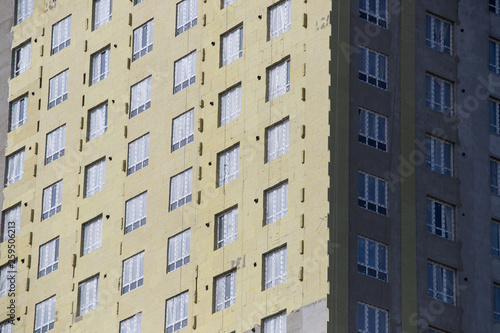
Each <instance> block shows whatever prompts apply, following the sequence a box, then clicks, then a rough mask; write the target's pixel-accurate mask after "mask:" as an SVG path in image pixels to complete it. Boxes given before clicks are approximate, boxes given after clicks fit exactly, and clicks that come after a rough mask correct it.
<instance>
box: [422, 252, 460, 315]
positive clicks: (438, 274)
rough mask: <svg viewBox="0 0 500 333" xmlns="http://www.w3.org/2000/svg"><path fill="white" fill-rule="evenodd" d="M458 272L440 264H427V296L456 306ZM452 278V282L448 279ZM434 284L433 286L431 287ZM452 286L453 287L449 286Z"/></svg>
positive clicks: (430, 262)
mask: <svg viewBox="0 0 500 333" xmlns="http://www.w3.org/2000/svg"><path fill="white" fill-rule="evenodd" d="M455 275H456V271H455V269H450V268H448V267H445V266H443V265H440V264H438V263H435V262H432V261H428V262H427V296H429V297H432V298H434V299H436V300H438V301H442V302H445V303H448V304H451V305H455V301H456V284H455V281H456V277H455ZM450 276H451V281H448V279H449V278H450ZM431 283H432V285H430V284H431ZM449 284H451V286H450V285H449Z"/></svg>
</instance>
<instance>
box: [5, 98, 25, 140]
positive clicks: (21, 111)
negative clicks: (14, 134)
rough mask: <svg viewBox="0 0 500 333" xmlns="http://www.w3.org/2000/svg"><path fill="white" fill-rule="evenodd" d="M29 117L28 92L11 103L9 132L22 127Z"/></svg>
mask: <svg viewBox="0 0 500 333" xmlns="http://www.w3.org/2000/svg"><path fill="white" fill-rule="evenodd" d="M27 119H28V94H25V95H24V96H21V97H19V98H17V99H15V100H14V101H12V102H11V103H10V114H9V132H11V131H13V130H15V129H16V128H19V127H21V126H22V125H23V124H25V123H26V121H27Z"/></svg>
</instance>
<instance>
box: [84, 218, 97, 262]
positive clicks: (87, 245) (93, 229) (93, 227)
mask: <svg viewBox="0 0 500 333" xmlns="http://www.w3.org/2000/svg"><path fill="white" fill-rule="evenodd" d="M82 229H83V231H82V235H83V241H82V256H84V255H86V254H89V253H90V252H92V251H95V250H97V249H98V248H100V247H101V238H102V216H99V217H97V218H95V219H93V220H91V221H89V222H87V223H85V224H83V226H82Z"/></svg>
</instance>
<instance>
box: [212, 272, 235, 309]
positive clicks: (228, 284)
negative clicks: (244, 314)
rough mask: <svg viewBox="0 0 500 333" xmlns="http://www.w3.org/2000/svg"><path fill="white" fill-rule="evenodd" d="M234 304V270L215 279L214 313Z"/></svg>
mask: <svg viewBox="0 0 500 333" xmlns="http://www.w3.org/2000/svg"><path fill="white" fill-rule="evenodd" d="M234 302H236V270H234V271H232V272H230V273H227V274H223V275H221V276H219V277H217V278H216V279H215V312H217V311H220V310H223V309H225V308H228V307H230V306H231V305H233V304H234Z"/></svg>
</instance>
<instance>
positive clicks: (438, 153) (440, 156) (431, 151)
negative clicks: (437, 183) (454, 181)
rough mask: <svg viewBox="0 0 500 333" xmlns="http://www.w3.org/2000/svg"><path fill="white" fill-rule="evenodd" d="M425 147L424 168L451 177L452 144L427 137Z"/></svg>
mask: <svg viewBox="0 0 500 333" xmlns="http://www.w3.org/2000/svg"><path fill="white" fill-rule="evenodd" d="M425 146H426V154H425V155H426V157H425V162H426V163H425V165H426V168H427V169H429V170H432V171H435V172H437V173H440V174H442V175H445V176H450V177H453V150H454V149H453V144H452V143H450V142H447V141H444V140H441V139H438V138H436V137H433V136H429V135H428V136H427V137H426V139H425ZM447 151H449V154H448V153H447ZM447 157H448V158H447Z"/></svg>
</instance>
